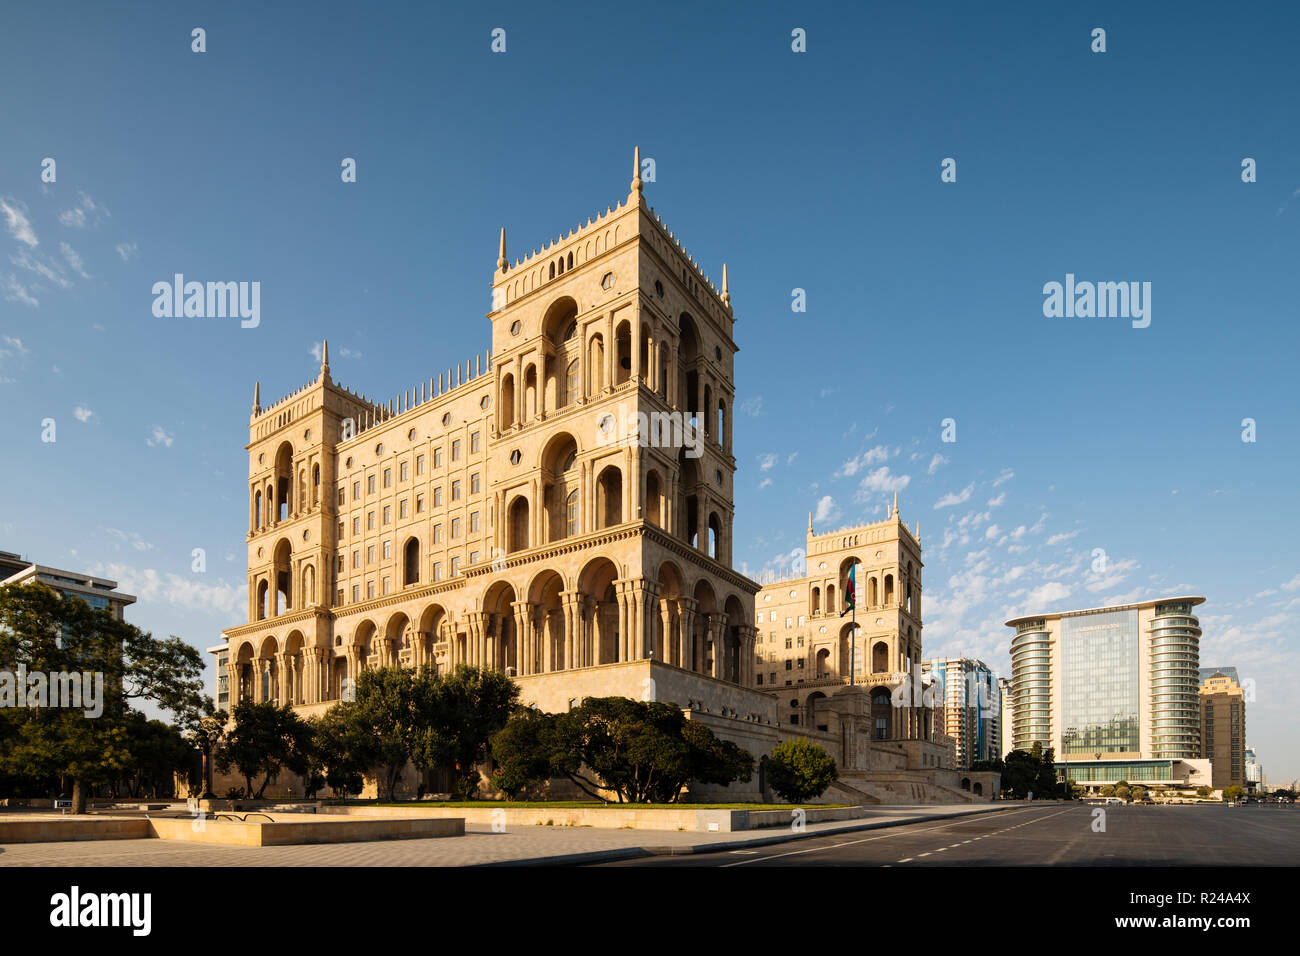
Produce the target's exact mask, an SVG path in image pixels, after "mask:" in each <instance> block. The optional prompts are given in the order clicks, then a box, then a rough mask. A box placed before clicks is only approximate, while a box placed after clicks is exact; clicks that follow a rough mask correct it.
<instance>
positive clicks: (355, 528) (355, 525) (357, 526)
mask: <svg viewBox="0 0 1300 956" xmlns="http://www.w3.org/2000/svg"><path fill="white" fill-rule="evenodd" d="M352 533H353V534H360V533H361V517H360V515H358V516H357V517H355V518H353V519H352Z"/></svg>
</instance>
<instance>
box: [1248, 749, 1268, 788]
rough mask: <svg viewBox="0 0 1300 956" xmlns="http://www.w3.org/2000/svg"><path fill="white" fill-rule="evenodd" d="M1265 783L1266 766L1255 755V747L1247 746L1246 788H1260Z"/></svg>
mask: <svg viewBox="0 0 1300 956" xmlns="http://www.w3.org/2000/svg"><path fill="white" fill-rule="evenodd" d="M1263 785H1264V766H1263V765H1262V764H1261V763H1260V762H1259V757H1257V756H1256V755H1255V748H1254V747H1247V748H1246V789H1247V790H1252V791H1253V790H1259V789H1261V788H1262V787H1263Z"/></svg>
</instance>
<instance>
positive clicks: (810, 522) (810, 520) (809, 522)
mask: <svg viewBox="0 0 1300 956" xmlns="http://www.w3.org/2000/svg"><path fill="white" fill-rule="evenodd" d="M808 533H809V534H812V512H811V511H810V512H808Z"/></svg>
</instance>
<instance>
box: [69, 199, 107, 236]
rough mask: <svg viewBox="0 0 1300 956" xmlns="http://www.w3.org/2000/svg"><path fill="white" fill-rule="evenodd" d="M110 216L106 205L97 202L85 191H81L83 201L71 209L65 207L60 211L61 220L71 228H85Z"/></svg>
mask: <svg viewBox="0 0 1300 956" xmlns="http://www.w3.org/2000/svg"><path fill="white" fill-rule="evenodd" d="M107 218H109V211H108V209H106V208H105V207H104V206H102V205H100V204H98V203H96V202H95V200H93V199H91V198H90V197H89V196H88V195H86V194H85V193H84V192H83V193H81V202H80V203H78V204H77V205H75V206H73V207H72V208H71V209H65V210H64V211H63V212H61V213H59V222H61V223H63V224H64V225H65V226H68V227H69V228H71V229H85V228H87V227H89V226H98V225H99V224H100V223H101V222H103V221H104V220H105V219H107Z"/></svg>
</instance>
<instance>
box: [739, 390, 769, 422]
mask: <svg viewBox="0 0 1300 956" xmlns="http://www.w3.org/2000/svg"><path fill="white" fill-rule="evenodd" d="M737 407H738V408H739V409H740V413H741V414H742V415H748V416H749V417H750V418H757V417H758V415H759V413H760V412H762V410H763V396H762V395H752V396H750V397H749V398H747V399H745V400H744V401H743V402H741V403H740V405H739V406H737Z"/></svg>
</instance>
